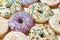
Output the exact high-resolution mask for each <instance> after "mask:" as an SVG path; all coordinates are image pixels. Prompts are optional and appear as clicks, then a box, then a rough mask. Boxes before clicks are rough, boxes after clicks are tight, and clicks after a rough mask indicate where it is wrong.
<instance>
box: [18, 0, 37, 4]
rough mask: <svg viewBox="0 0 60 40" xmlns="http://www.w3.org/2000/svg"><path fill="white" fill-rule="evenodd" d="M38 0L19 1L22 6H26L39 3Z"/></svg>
mask: <svg viewBox="0 0 60 40" xmlns="http://www.w3.org/2000/svg"><path fill="white" fill-rule="evenodd" d="M37 1H38V0H19V2H20V4H22V5H26V4H32V3H35V2H37Z"/></svg>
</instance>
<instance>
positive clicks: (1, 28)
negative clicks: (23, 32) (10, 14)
mask: <svg viewBox="0 0 60 40" xmlns="http://www.w3.org/2000/svg"><path fill="white" fill-rule="evenodd" d="M8 29H9V27H8V24H7V20H6V19H5V18H3V17H0V39H1V38H3V37H4V36H5V35H6V33H7V32H8Z"/></svg>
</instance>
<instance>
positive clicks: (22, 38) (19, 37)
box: [3, 31, 28, 40]
mask: <svg viewBox="0 0 60 40" xmlns="http://www.w3.org/2000/svg"><path fill="white" fill-rule="evenodd" d="M3 40H28V38H27V36H26V35H25V34H24V33H22V32H15V31H11V32H9V33H8V34H7V35H6V36H5V37H4V39H3Z"/></svg>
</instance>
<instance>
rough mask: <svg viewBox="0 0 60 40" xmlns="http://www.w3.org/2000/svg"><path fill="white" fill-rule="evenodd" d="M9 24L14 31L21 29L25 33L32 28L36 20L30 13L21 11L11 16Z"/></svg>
mask: <svg viewBox="0 0 60 40" xmlns="http://www.w3.org/2000/svg"><path fill="white" fill-rule="evenodd" d="M8 25H9V27H10V28H11V30H12V31H19V32H20V31H21V32H24V33H25V32H28V31H29V30H30V28H31V27H32V26H33V25H34V22H33V20H32V18H31V16H30V15H29V14H28V13H26V12H24V11H21V12H17V13H15V14H13V15H12V16H11V17H10V18H9V21H8Z"/></svg>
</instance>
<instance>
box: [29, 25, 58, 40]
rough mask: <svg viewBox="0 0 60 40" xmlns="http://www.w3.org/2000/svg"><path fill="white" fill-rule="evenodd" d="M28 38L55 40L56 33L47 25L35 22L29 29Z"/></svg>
mask: <svg viewBox="0 0 60 40" xmlns="http://www.w3.org/2000/svg"><path fill="white" fill-rule="evenodd" d="M29 38H30V40H56V39H57V38H56V35H55V33H54V32H53V30H52V29H50V26H49V25H46V24H36V25H35V26H34V27H33V28H31V30H30V34H29Z"/></svg>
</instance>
